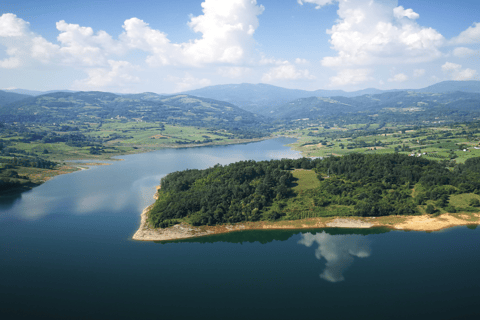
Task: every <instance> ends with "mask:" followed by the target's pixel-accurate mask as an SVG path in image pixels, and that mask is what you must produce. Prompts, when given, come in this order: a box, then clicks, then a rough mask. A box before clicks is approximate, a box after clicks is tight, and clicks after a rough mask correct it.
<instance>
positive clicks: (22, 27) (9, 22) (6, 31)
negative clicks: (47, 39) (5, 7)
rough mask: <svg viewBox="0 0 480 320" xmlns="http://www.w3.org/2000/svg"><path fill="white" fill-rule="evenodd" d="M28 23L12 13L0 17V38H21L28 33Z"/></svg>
mask: <svg viewBox="0 0 480 320" xmlns="http://www.w3.org/2000/svg"><path fill="white" fill-rule="evenodd" d="M28 25H29V23H28V22H26V21H24V20H22V19H20V18H17V16H16V15H14V14H13V13H5V14H3V15H1V16H0V37H22V36H25V35H26V34H27V33H28Z"/></svg>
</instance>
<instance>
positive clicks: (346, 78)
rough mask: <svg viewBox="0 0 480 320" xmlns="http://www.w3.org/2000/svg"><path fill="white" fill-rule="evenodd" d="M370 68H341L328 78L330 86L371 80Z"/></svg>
mask: <svg viewBox="0 0 480 320" xmlns="http://www.w3.org/2000/svg"><path fill="white" fill-rule="evenodd" d="M372 72H373V70H372V69H343V70H340V71H339V72H338V73H337V75H336V76H334V77H331V78H330V84H331V85H332V86H344V85H347V84H357V83H362V82H367V81H372V80H374V78H373V77H372V76H371V74H372Z"/></svg>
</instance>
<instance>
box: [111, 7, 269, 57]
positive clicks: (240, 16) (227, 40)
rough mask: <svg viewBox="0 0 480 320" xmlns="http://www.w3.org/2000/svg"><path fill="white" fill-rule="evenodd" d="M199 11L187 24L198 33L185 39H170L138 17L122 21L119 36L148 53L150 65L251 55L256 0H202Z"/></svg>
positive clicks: (256, 10)
mask: <svg viewBox="0 0 480 320" xmlns="http://www.w3.org/2000/svg"><path fill="white" fill-rule="evenodd" d="M202 8H203V14H202V15H199V16H196V17H191V19H190V21H189V22H188V25H189V26H190V28H192V30H193V31H194V32H196V33H200V34H201V35H202V37H201V38H200V39H196V40H193V41H189V42H185V43H172V42H171V41H170V40H169V39H168V37H167V35H166V34H165V33H163V32H161V31H159V30H154V29H152V28H150V27H149V25H148V23H146V22H144V21H143V20H140V19H138V18H132V19H128V20H126V21H125V23H124V25H123V28H124V30H125V31H124V33H122V35H121V36H120V39H121V40H122V41H123V42H125V43H126V44H127V45H128V47H129V48H133V49H140V50H143V51H146V52H148V53H150V56H149V57H148V58H147V63H149V64H150V65H151V66H162V65H169V64H171V65H190V66H202V65H204V64H209V63H229V64H236V63H244V62H249V61H250V60H251V59H252V56H253V55H254V54H255V53H254V50H253V49H254V46H255V41H254V40H253V35H254V33H255V30H256V29H257V28H258V25H259V23H258V17H257V16H258V15H260V14H261V13H262V12H263V10H264V7H263V6H261V5H260V6H259V5H257V2H256V0H234V1H223V0H205V2H203V3H202Z"/></svg>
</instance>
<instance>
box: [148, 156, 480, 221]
mask: <svg viewBox="0 0 480 320" xmlns="http://www.w3.org/2000/svg"><path fill="white" fill-rule="evenodd" d="M479 166H480V158H472V159H469V160H467V161H466V162H465V164H459V165H456V166H455V168H454V169H453V171H451V170H448V169H447V168H445V166H444V165H443V164H441V163H439V162H436V161H429V160H426V159H422V158H417V157H409V156H406V155H402V154H398V153H396V154H384V155H377V154H370V155H362V154H350V155H346V156H343V157H329V158H326V159H323V160H320V159H315V160H311V159H306V158H302V159H297V160H291V159H282V160H271V161H262V162H255V161H242V162H237V163H233V164H230V165H227V166H221V165H216V166H215V167H213V168H209V169H206V170H185V171H182V172H174V173H171V174H169V175H167V176H166V177H164V178H162V180H161V186H162V188H161V189H160V190H159V191H158V199H157V201H156V202H155V204H154V205H153V206H152V207H151V209H150V211H149V222H150V224H151V226H153V227H155V228H166V227H169V226H171V225H174V224H177V223H187V224H191V225H193V226H201V225H217V224H225V223H236V222H247V221H260V220H279V219H281V220H297V219H305V218H313V217H328V216H362V217H379V216H388V215H397V216H401V215H414V214H418V213H421V212H424V211H426V212H427V213H428V214H432V213H435V212H436V211H437V212H441V211H443V210H444V211H447V212H453V213H455V212H456V211H457V210H461V211H465V212H476V211H477V209H476V208H475V207H477V206H480V201H479V200H478V198H479V197H478V195H475V194H478V193H479V191H478V190H480V189H479V188H480V174H479V173H478V168H479ZM292 169H297V170H292ZM298 169H301V170H298ZM312 169H313V170H312ZM413 189H415V192H413ZM472 192H473V193H475V194H473V193H472ZM454 194H455V195H459V194H465V195H468V197H469V198H470V199H471V200H472V201H470V202H469V203H461V205H462V208H461V209H460V208H459V207H457V208H456V207H455V206H454V204H453V202H451V201H450V197H451V195H454ZM475 199H476V200H475ZM457 205H458V203H457Z"/></svg>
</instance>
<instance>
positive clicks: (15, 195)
mask: <svg viewBox="0 0 480 320" xmlns="http://www.w3.org/2000/svg"><path fill="white" fill-rule="evenodd" d="M24 191H25V190H21V191H18V192H12V193H9V194H5V195H1V196H0V210H8V209H10V208H12V207H13V206H14V204H15V202H17V201H19V200H20V199H21V198H22V192H24Z"/></svg>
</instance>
